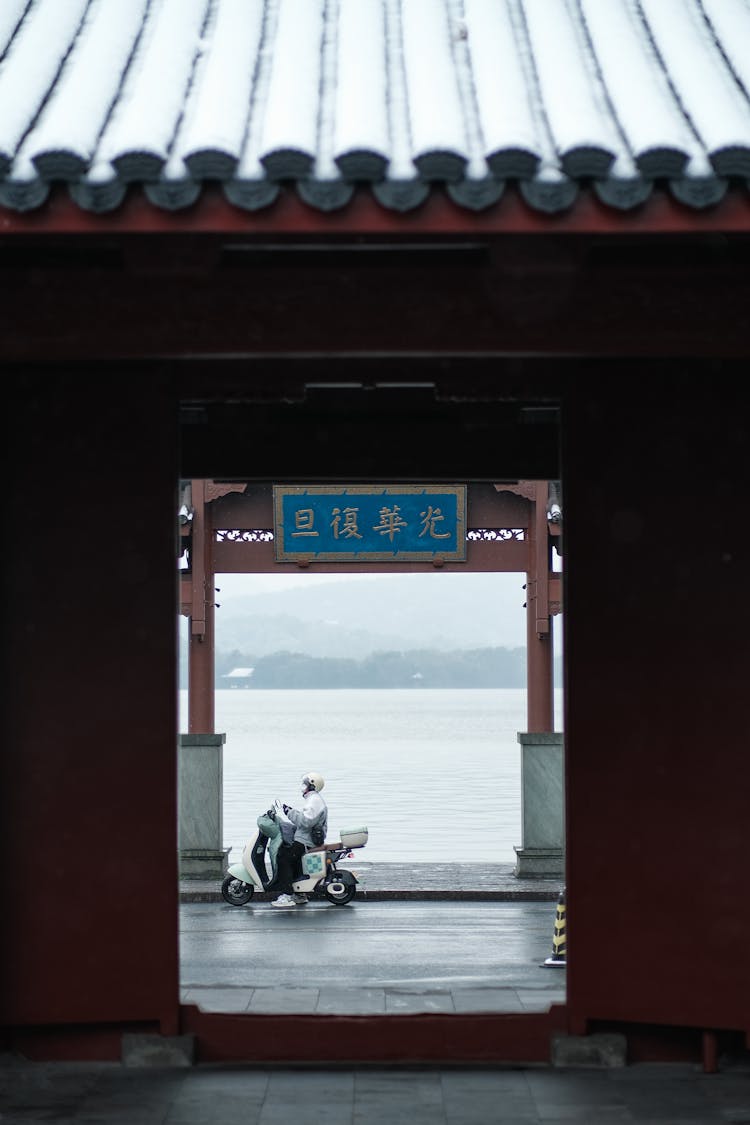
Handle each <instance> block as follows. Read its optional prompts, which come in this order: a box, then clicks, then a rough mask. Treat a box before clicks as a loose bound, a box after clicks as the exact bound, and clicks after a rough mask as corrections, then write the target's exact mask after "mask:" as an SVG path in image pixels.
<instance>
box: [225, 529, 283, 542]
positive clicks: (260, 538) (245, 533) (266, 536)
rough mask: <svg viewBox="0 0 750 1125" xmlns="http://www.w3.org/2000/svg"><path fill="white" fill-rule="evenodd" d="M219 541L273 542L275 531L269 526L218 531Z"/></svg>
mask: <svg viewBox="0 0 750 1125" xmlns="http://www.w3.org/2000/svg"><path fill="white" fill-rule="evenodd" d="M216 542H217V543H271V542H273V532H272V531H271V530H269V529H268V528H247V529H245V530H238V531H235V530H229V529H224V530H223V531H217V532H216Z"/></svg>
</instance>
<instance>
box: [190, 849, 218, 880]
mask: <svg viewBox="0 0 750 1125" xmlns="http://www.w3.org/2000/svg"><path fill="white" fill-rule="evenodd" d="M230 851H231V848H222V849H221V851H209V850H207V849H204V848H181V849H180V853H179V855H180V878H181V879H222V878H223V877H224V876H225V875H226V873H227V868H228V866H229V853H230Z"/></svg>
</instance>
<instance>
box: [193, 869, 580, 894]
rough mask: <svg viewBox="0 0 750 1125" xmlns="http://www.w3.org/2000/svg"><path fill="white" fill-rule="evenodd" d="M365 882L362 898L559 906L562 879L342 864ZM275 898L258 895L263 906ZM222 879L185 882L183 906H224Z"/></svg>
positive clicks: (489, 871) (503, 871)
mask: <svg viewBox="0 0 750 1125" xmlns="http://www.w3.org/2000/svg"><path fill="white" fill-rule="evenodd" d="M342 867H348V868H349V869H350V870H352V871H353V872H355V874H356V875H357V877H358V878H359V879H360V888H359V890H358V894H361V895H364V896H365V897H366V898H369V899H372V900H373V901H385V900H388V899H420V900H422V901H430V900H442V899H450V898H455V899H462V900H464V901H468V902H470V901H477V902H481V901H501V902H503V901H507V902H513V901H517V902H556V901H557V899H558V898H559V897H560V893H561V891H562V887H563V880H561V879H517V878H516V876H515V875H514V874H513V864H511V863H495V864H487V863H364V862H359V861H357V860H356V859H355V860H352V861H351V863H349V864H342ZM273 897H275V896H274V895H267V894H260V893H258V894H256V895H255V896H254V901H257V902H264V901H267V900H268V899H270V898H273ZM221 901H222V898H221V879H218V878H217V879H189V878H183V879H180V902H221Z"/></svg>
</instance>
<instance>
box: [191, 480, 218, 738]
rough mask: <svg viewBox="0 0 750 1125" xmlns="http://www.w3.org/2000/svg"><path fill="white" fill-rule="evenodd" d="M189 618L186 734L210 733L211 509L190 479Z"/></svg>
mask: <svg viewBox="0 0 750 1125" xmlns="http://www.w3.org/2000/svg"><path fill="white" fill-rule="evenodd" d="M192 486H193V511H194V514H193V547H192V551H193V557H192V585H193V592H192V593H193V596H192V608H193V612H192V616H191V618H190V643H189V653H188V731H189V733H190V734H214V733H215V732H214V723H215V716H214V619H215V612H214V573H213V550H212V546H213V528H212V518H211V506H210V505H209V504H207V503H206V493H205V488H206V482H205V481H203V480H194V481H193V482H192Z"/></svg>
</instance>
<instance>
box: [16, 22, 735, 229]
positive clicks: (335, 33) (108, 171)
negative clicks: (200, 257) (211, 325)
mask: <svg viewBox="0 0 750 1125" xmlns="http://www.w3.org/2000/svg"><path fill="white" fill-rule="evenodd" d="M749 44H750V4H749V3H748V2H747V0H606V3H604V2H603V0H127V3H123V0H65V3H64V4H61V3H60V2H59V0H4V4H3V6H2V10H0V204H2V205H3V206H4V207H6V208H12V209H16V210H19V211H25V210H33V209H34V208H38V207H40V206H41V205H42V204H43V203H44V201H45V199H46V198H47V195H48V193H49V188H50V185H51V184H53V183H56V182H63V183H66V184H67V185H68V189H69V191H70V194H71V196H72V198H73V200H74V201H75V203H76V204H77V205H78V206H79V207H81V208H83V209H86V210H91V211H96V212H106V211H109V210H112V209H115V208H117V207H118V206H119V205H120V203H121V202H122V201H123V199H124V197H125V194H126V192H127V190H128V187H129V185H131V184H134V185H139V186H141V187H142V188H143V190H144V191H145V192H146V194H147V196H148V198H149V200H150V201H151V202H152V203H153V204H154V205H155V206H157V207H161V208H164V209H168V210H175V209H180V208H183V207H187V206H189V205H190V204H191V203H193V202H194V201H195V200H196V199H198V198H199V196H200V194H201V191H202V185H203V183H204V182H206V181H211V182H218V183H219V184H220V185H221V188H222V190H223V191H224V194H225V195H226V197H227V199H228V200H229V201H230V202H231V203H232V204H233V205H235V206H236V207H239V208H243V209H246V210H257V209H259V208H263V207H267V206H269V205H270V204H271V203H273V201H274V200H275V199H276V197H277V195H278V193H279V190H280V185H281V184H293V185H295V186H296V189H297V191H298V192H299V194H300V196H301V197H302V198H303V199H304V200H305V201H306V202H307V203H309V204H310V205H311V206H312V207H315V208H318V209H320V210H324V211H326V210H333V209H336V208H340V207H343V206H344V205H345V204H346V203H347V202H348V201H349V200H350V199H351V197H352V194H353V192H354V190H355V189H356V188H357V187H359V188H360V190H362V189H363V188H364V189H365V190H366V187H367V185H369V189H370V190H371V191H372V192H373V194H374V195H375V197H376V199H377V200H378V201H379V202H380V203H381V204H382V205H383V206H385V207H387V208H391V209H394V210H397V211H405V210H409V209H411V208H414V207H417V206H418V205H419V204H420V203H421V202H423V201H424V200H425V199H426V197H427V196H428V195H429V193H430V191H432V190H436V186H437V188H440V187H445V189H446V190H447V192H448V193H449V195H450V196H451V197H452V198H453V199H454V201H455V202H456V203H458V204H459V205H460V206H461V207H465V208H468V209H471V210H481V209H483V208H486V207H489V206H491V205H492V204H493V203H494V202H496V201H497V200H498V199H500V198H501V197H502V195H503V192H504V191H505V189H506V186H507V184H508V183H509V182H513V183H516V184H518V187H519V189H520V191H521V193H522V195H523V197H524V199H526V201H527V202H528V204H529V205H530V206H531V207H533V208H535V209H537V210H539V211H542V212H546V213H550V212H552V213H554V212H557V211H561V210H565V209H566V208H570V207H571V206H573V205H574V203H575V200H576V198H578V197H579V195H580V194H581V193H582V192H589V191H592V190H593V191H594V192H595V193H596V195H597V196H598V198H599V199H600V200H601V201H602V202H603V203H605V204H606V205H607V206H609V207H612V208H614V209H617V210H627V209H630V208H634V207H637V206H639V205H641V204H642V203H644V202H645V201H646V200H647V199H648V197H649V196H650V195H651V193H652V191H653V190H654V188H655V187H656V188H657V189H658V190H661V189H662V188H663V187H664V186H665V185H666V186H668V188H669V189H670V190H671V192H672V194H673V195H674V196H675V198H677V199H678V200H680V201H681V202H683V203H685V204H687V205H688V206H690V207H693V208H700V207H708V206H712V205H714V204H716V203H717V202H718V201H719V200H720V199H721V198H722V197H723V195H724V194H725V193H726V191H727V189H728V186H729V184H730V182H732V180H734V179H739V181H740V182H744V181H746V180H749V179H750V51H749V50H748V45H749Z"/></svg>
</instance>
